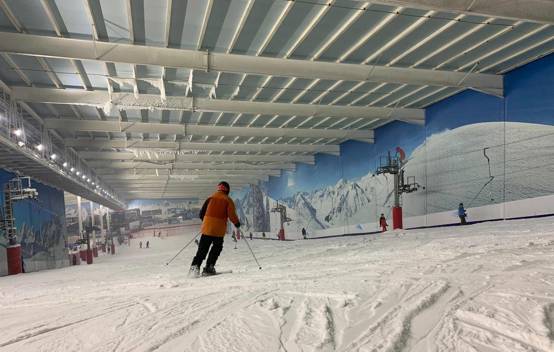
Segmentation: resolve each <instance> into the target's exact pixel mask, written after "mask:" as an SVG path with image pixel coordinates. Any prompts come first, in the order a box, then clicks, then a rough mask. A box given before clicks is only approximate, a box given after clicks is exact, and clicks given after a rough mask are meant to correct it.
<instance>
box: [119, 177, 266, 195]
mask: <svg viewBox="0 0 554 352" xmlns="http://www.w3.org/2000/svg"><path fill="white" fill-rule="evenodd" d="M221 180H223V179H213V180H212V181H211V182H210V181H208V182H197V180H195V181H191V182H187V183H181V184H166V183H163V182H161V183H153V184H134V183H132V182H130V183H127V184H117V185H116V184H110V185H111V186H112V187H113V188H114V189H115V190H116V191H118V192H119V191H124V190H128V189H134V190H148V189H150V190H152V189H160V190H164V189H166V190H173V191H180V190H186V189H187V188H190V189H192V188H196V189H211V190H213V191H215V189H216V185H217V184H218V183H219V182H220V181H221ZM224 180H226V181H227V182H229V184H231V185H235V187H242V186H246V185H249V184H252V183H257V182H258V181H259V180H258V179H250V180H244V181H239V180H234V179H224Z"/></svg>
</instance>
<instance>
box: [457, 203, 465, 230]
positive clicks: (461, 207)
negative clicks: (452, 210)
mask: <svg viewBox="0 0 554 352" xmlns="http://www.w3.org/2000/svg"><path fill="white" fill-rule="evenodd" d="M458 216H459V217H460V225H466V224H467V222H466V217H467V213H466V210H465V208H464V203H460V205H458Z"/></svg>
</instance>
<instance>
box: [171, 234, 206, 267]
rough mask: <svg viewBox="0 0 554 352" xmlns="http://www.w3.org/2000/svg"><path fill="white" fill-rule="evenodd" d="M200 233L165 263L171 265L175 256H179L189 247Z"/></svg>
mask: <svg viewBox="0 0 554 352" xmlns="http://www.w3.org/2000/svg"><path fill="white" fill-rule="evenodd" d="M198 235H200V233H198V234H197V235H196V236H194V238H193V239H192V240H190V241H189V242H188V243H187V244H185V246H184V247H183V248H181V250H180V251H179V252H177V254H175V256H174V257H173V258H171V259H170V260H169V261H168V262H167V263H165V265H169V263H171V262H172V261H173V260H174V259H175V258H177V256H178V255H179V254H181V252H182V251H183V250H185V248H187V247H188V246H189V245H190V244H191V243H192V242H193V241H194V240H195V239H196V238H197V237H198Z"/></svg>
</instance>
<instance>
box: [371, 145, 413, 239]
mask: <svg viewBox="0 0 554 352" xmlns="http://www.w3.org/2000/svg"><path fill="white" fill-rule="evenodd" d="M404 159H405V153H404V151H403V150H402V148H400V147H397V148H396V154H395V155H394V157H393V156H391V153H390V151H389V152H388V154H387V156H386V157H381V158H380V160H379V167H378V168H377V172H376V174H377V175H379V174H391V175H393V177H394V206H393V208H392V228H393V230H394V229H401V228H403V226H402V205H401V204H400V198H401V196H402V193H411V192H415V191H417V190H418V189H419V187H420V185H419V184H418V183H417V182H416V181H415V176H408V177H407V178H406V177H405V176H404V169H403V167H404V164H405V162H404Z"/></svg>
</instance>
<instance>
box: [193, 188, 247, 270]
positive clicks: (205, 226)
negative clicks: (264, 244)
mask: <svg viewBox="0 0 554 352" xmlns="http://www.w3.org/2000/svg"><path fill="white" fill-rule="evenodd" d="M230 190H231V188H230V186H229V184H228V183H227V182H225V181H222V182H220V183H219V184H218V185H217V192H215V193H214V194H212V195H211V196H210V197H209V198H208V199H206V201H205V202H204V205H203V206H202V209H201V210H200V219H202V227H201V233H202V236H201V237H200V241H199V243H198V250H197V252H196V256H195V257H194V259H193V260H192V264H191V267H190V272H189V273H190V275H193V276H199V275H200V266H201V265H202V262H203V261H204V259H205V258H206V255H208V251H209V252H210V253H209V255H208V259H207V260H206V266H205V267H204V271H203V275H215V274H216V271H215V263H216V262H217V258H218V257H219V254H220V253H221V251H222V249H223V237H224V236H225V231H226V230H227V219H229V220H231V222H232V223H233V224H234V225H235V227H236V228H237V229H238V228H239V227H240V221H239V218H238V216H237V214H236V210H235V203H234V202H233V200H232V199H231V198H230V197H229V191H230ZM210 246H211V249H210Z"/></svg>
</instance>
